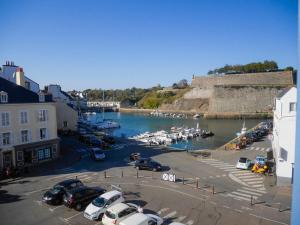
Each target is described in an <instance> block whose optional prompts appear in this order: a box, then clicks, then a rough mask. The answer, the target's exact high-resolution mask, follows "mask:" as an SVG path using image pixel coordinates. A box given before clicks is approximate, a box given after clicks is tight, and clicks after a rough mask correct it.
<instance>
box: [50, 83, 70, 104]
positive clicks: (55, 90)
mask: <svg viewBox="0 0 300 225" xmlns="http://www.w3.org/2000/svg"><path fill="white" fill-rule="evenodd" d="M45 91H46V92H47V93H48V94H51V95H52V98H53V100H54V101H55V102H63V103H66V104H70V103H72V101H73V99H72V98H71V96H69V94H67V93H66V92H64V91H62V90H61V87H60V86H59V85H58V84H50V85H48V86H46V87H45Z"/></svg>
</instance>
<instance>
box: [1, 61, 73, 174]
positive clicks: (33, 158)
mask: <svg viewBox="0 0 300 225" xmlns="http://www.w3.org/2000/svg"><path fill="white" fill-rule="evenodd" d="M77 120H78V110H77V105H76V100H74V99H73V98H72V97H71V96H70V95H68V94H67V93H66V92H64V91H62V90H61V87H60V86H59V85H48V86H46V87H45V89H44V90H41V89H40V87H39V84H38V83H36V82H34V81H32V80H31V79H29V78H28V77H27V76H25V73H24V71H23V68H21V67H18V66H16V65H14V63H13V62H6V63H5V65H3V66H2V67H0V169H4V168H7V167H14V168H18V167H23V168H24V167H30V166H33V165H36V164H39V163H42V162H46V161H49V160H52V159H55V158H57V157H58V156H59V154H60V139H59V137H58V132H59V131H76V130H77Z"/></svg>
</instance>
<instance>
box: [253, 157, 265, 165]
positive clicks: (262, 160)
mask: <svg viewBox="0 0 300 225" xmlns="http://www.w3.org/2000/svg"><path fill="white" fill-rule="evenodd" d="M266 161H267V159H266V157H265V156H263V155H257V156H256V158H255V163H258V164H259V165H261V166H263V165H265V164H266Z"/></svg>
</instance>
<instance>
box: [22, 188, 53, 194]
mask: <svg viewBox="0 0 300 225" xmlns="http://www.w3.org/2000/svg"><path fill="white" fill-rule="evenodd" d="M50 188H51V187H46V188H41V189H39V190H34V191H29V192H25V193H24V195H26V196H28V195H31V194H33V193H36V192H41V191H46V190H48V189H50Z"/></svg>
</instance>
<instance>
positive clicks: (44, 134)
mask: <svg viewBox="0 0 300 225" xmlns="http://www.w3.org/2000/svg"><path fill="white" fill-rule="evenodd" d="M46 133H47V129H46V128H41V129H40V139H41V140H43V139H46Z"/></svg>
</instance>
